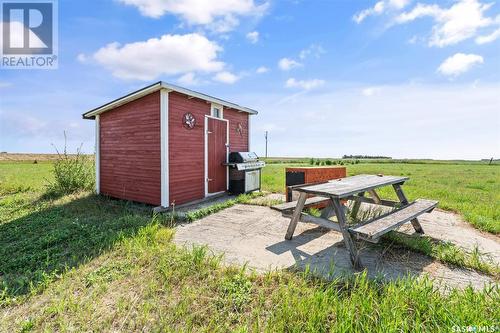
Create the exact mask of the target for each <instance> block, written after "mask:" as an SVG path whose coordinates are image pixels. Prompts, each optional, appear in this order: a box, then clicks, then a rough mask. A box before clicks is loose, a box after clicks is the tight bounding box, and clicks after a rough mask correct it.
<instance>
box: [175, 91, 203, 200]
mask: <svg viewBox="0 0 500 333" xmlns="http://www.w3.org/2000/svg"><path fill="white" fill-rule="evenodd" d="M168 101H169V104H168V122H169V133H168V139H169V144H168V151H169V173H170V177H169V183H170V198H169V199H170V203H172V202H174V201H175V204H177V205H179V204H182V203H186V202H189V201H193V200H197V199H202V198H203V197H205V133H204V127H205V115H208V114H210V103H207V102H206V101H203V100H200V99H197V98H191V99H188V97H187V96H186V95H183V94H180V93H177V92H170V93H169V94H168ZM187 112H191V113H192V114H193V115H194V117H195V119H196V126H195V127H194V128H193V129H187V128H185V127H184V126H183V124H182V117H183V116H184V114H185V113H187Z"/></svg>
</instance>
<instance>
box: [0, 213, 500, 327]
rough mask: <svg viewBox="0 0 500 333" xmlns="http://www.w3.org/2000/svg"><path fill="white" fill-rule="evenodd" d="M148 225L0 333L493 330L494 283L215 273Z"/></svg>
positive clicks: (199, 253)
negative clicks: (448, 285)
mask: <svg viewBox="0 0 500 333" xmlns="http://www.w3.org/2000/svg"><path fill="white" fill-rule="evenodd" d="M172 235H173V231H172V230H171V229H168V228H165V227H162V226H161V225H159V224H157V223H155V222H154V221H153V222H151V223H149V224H147V225H145V226H144V227H141V228H139V229H138V230H137V232H136V234H135V235H134V236H133V237H126V238H122V239H121V240H120V241H118V242H116V244H115V246H114V247H113V249H112V250H110V251H108V252H107V253H103V254H102V255H101V256H99V257H96V258H94V260H92V261H90V262H88V263H87V264H84V265H82V266H80V267H78V268H73V269H71V270H69V271H67V272H66V273H65V274H64V275H63V276H61V278H60V279H59V280H58V281H55V282H52V283H51V284H50V285H48V286H46V288H45V289H44V290H43V291H41V292H40V293H39V294H37V295H35V294H33V295H31V296H30V297H29V298H27V299H25V300H22V301H21V300H19V301H17V302H15V303H13V304H11V306H10V307H8V308H5V309H3V310H2V309H0V318H1V319H0V331H18V330H22V329H26V331H30V330H31V331H70V330H71V331H74V330H76V331H169V332H170V331H185V332H191V331H192V332H227V331H234V332H262V331H264V332H285V331H286V332H332V331H333V332H391V331H402V332H409V331H443V332H449V331H452V328H453V327H454V326H456V325H458V326H469V325H473V326H476V327H484V326H488V327H489V326H492V325H498V318H500V310H499V308H498V306H496V305H498V303H499V302H500V293H499V289H498V286H491V287H488V288H486V289H484V290H482V291H474V290H472V289H470V288H466V289H465V290H463V291H460V290H449V291H448V292H445V293H443V292H441V291H439V290H438V289H436V288H435V286H434V285H433V284H432V282H431V281H428V280H425V279H420V280H415V279H411V278H406V279H401V280H397V281H393V282H389V283H382V282H377V281H373V280H369V279H367V278H366V276H365V275H363V274H361V275H357V276H355V277H352V278H339V279H336V280H334V281H331V282H326V281H324V280H320V279H317V278H314V276H313V275H312V274H310V273H307V272H304V273H294V272H269V273H267V274H263V275H259V274H255V273H253V272H249V271H247V270H245V269H244V268H237V267H224V266H222V265H221V263H220V257H214V256H212V255H211V254H210V253H209V252H208V251H207V250H206V249H205V248H202V247H195V248H193V249H190V250H186V249H181V248H178V247H176V246H175V245H173V244H172V242H171V239H172Z"/></svg>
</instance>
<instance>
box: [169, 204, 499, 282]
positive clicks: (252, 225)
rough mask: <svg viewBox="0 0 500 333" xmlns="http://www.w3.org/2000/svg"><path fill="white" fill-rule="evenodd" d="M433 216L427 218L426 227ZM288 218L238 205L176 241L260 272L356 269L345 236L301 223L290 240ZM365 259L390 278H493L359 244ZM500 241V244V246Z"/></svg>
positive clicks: (375, 272)
mask: <svg viewBox="0 0 500 333" xmlns="http://www.w3.org/2000/svg"><path fill="white" fill-rule="evenodd" d="M434 214H436V213H435V212H434V213H432V214H429V215H427V216H426V217H425V219H422V223H423V227H424V230H425V227H426V224H428V223H429V222H426V221H428V219H429V217H430V216H432V215H434ZM288 222H289V219H286V218H284V217H282V216H281V214H280V213H279V212H276V211H274V210H271V209H270V208H268V207H261V206H253V205H235V206H233V207H231V208H228V209H225V210H223V211H221V212H218V213H216V214H213V215H210V216H208V217H205V218H203V219H201V220H198V221H196V222H194V223H192V224H185V225H181V226H179V227H178V228H177V231H176V235H175V239H174V240H175V242H176V243H177V244H182V245H186V246H190V245H192V244H196V245H207V246H208V247H209V248H210V249H211V250H213V251H214V252H215V253H224V260H225V261H226V262H227V263H231V264H239V265H243V264H247V265H248V266H249V267H252V268H254V269H256V270H257V271H266V270H270V269H271V270H272V269H283V268H299V269H303V268H304V267H306V266H307V265H309V267H310V269H311V270H313V271H315V272H316V273H317V274H319V275H322V276H324V277H327V278H328V277H331V276H337V275H339V274H352V273H354V271H353V269H352V267H351V263H350V261H349V254H348V252H347V250H346V248H345V247H344V243H343V240H342V236H341V234H340V233H337V232H334V231H327V230H325V229H322V228H319V227H316V226H314V225H310V224H305V223H299V224H298V226H297V229H296V232H295V236H294V238H293V239H292V240H291V241H288V240H285V239H284V235H285V232H286V229H287V226H288ZM359 245H362V246H363V247H364V248H362V250H361V261H362V263H363V265H364V267H365V268H366V269H367V273H368V275H369V276H370V277H383V278H385V279H388V280H391V279H396V278H399V277H403V276H407V275H411V276H424V275H429V276H430V277H431V278H434V279H437V280H438V281H441V282H442V283H443V285H447V286H453V287H461V288H463V287H465V286H467V285H469V284H471V285H472V286H473V287H475V288H481V287H483V286H484V285H486V284H488V283H491V282H493V279H492V278H490V277H489V276H487V275H482V274H479V273H477V272H474V271H471V270H467V269H461V268H455V267H449V266H446V265H443V264H441V263H439V262H437V261H435V260H432V259H431V258H429V257H427V256H425V255H421V254H418V253H414V252H412V251H406V250H395V249H387V248H384V247H382V246H378V245H368V244H367V243H359ZM497 245H498V244H497Z"/></svg>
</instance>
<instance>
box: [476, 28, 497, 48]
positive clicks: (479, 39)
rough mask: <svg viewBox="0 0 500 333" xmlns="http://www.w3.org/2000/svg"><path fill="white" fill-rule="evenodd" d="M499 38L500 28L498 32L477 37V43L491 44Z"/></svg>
mask: <svg viewBox="0 0 500 333" xmlns="http://www.w3.org/2000/svg"><path fill="white" fill-rule="evenodd" d="M499 37H500V28H498V29H497V30H495V31H493V32H492V33H491V34H489V35H485V36H478V37H476V43H477V44H486V43H491V42H493V41H495V40H496V39H497V38H499Z"/></svg>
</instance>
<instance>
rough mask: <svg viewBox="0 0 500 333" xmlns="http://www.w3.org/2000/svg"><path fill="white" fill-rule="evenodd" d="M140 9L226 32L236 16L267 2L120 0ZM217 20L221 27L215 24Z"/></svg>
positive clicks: (258, 10) (261, 10)
mask: <svg viewBox="0 0 500 333" xmlns="http://www.w3.org/2000/svg"><path fill="white" fill-rule="evenodd" d="M119 1H120V2H122V3H124V4H126V5H132V6H135V7H137V8H138V9H139V11H140V12H141V14H142V15H144V16H149V17H153V18H159V17H161V16H163V15H165V14H173V15H177V16H179V17H180V18H181V19H182V20H184V21H185V22H186V23H188V24H190V25H210V27H209V28H210V29H211V30H214V31H218V32H227V31H229V30H232V29H233V28H234V27H235V26H237V25H238V23H239V21H238V19H237V16H260V15H262V14H263V13H264V12H265V11H266V10H267V8H268V3H263V4H261V5H256V4H255V3H254V1H253V0H217V1H207V0H119ZM218 24H220V25H221V26H222V27H219V28H218V27H217V25H218Z"/></svg>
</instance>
